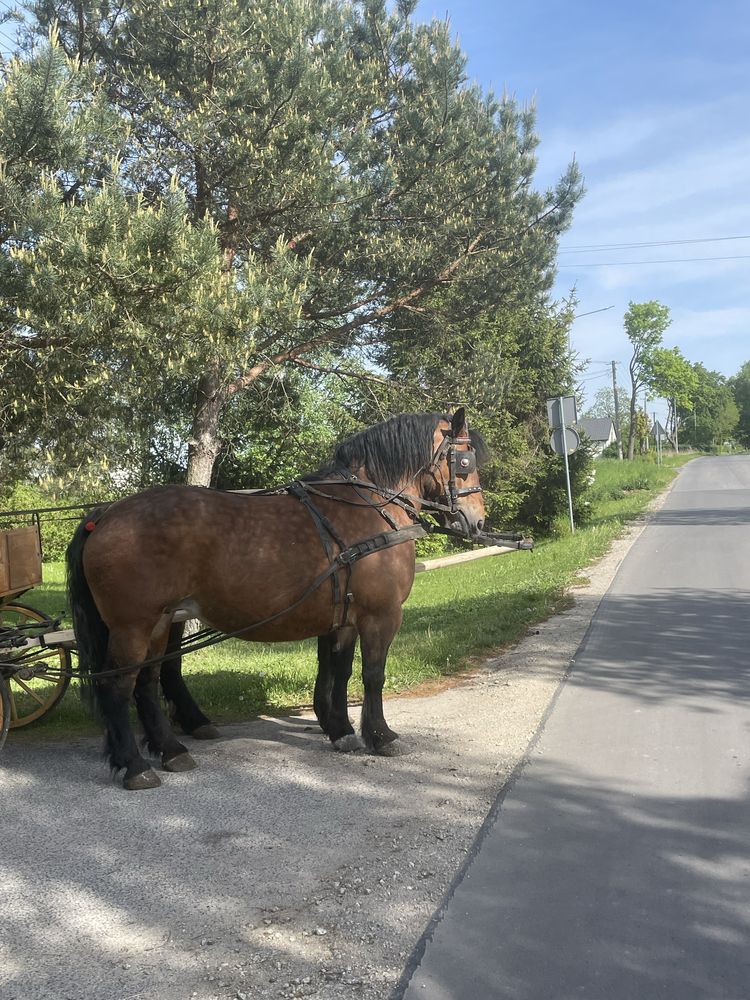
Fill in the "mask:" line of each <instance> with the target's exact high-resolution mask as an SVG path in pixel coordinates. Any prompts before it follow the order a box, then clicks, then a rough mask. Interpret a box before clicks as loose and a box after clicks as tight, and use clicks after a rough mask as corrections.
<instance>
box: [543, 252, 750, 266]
mask: <svg viewBox="0 0 750 1000" xmlns="http://www.w3.org/2000/svg"><path fill="white" fill-rule="evenodd" d="M702 260H750V253H742V254H735V255H734V256H733V257H672V258H670V259H668V260H611V261H595V262H593V263H590V262H584V263H582V264H558V265H557V266H558V267H559V268H563V267H627V266H628V265H629V264H691V263H693V262H694V261H702Z"/></svg>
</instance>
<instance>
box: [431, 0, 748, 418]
mask: <svg viewBox="0 0 750 1000" xmlns="http://www.w3.org/2000/svg"><path fill="white" fill-rule="evenodd" d="M433 16H435V17H439V18H441V19H444V18H445V17H446V16H448V18H449V20H450V22H451V26H452V29H453V31H454V34H455V35H457V36H458V39H459V41H460V44H461V47H462V48H463V50H464V52H465V53H466V54H467V56H468V66H467V73H468V76H469V78H470V79H472V80H474V81H476V82H478V83H479V84H480V85H481V86H482V87H483V88H485V89H487V88H492V89H493V90H494V91H495V92H502V91H503V90H504V89H505V90H507V91H508V92H510V93H512V94H514V95H515V97H516V98H517V99H518V100H519V101H521V102H524V103H525V102H529V101H532V100H533V101H534V102H535V104H536V108H537V116H538V131H539V135H540V138H541V144H540V147H539V151H538V156H539V167H538V171H537V181H538V183H537V186H538V187H540V188H544V187H546V186H547V185H548V184H551V183H552V182H554V180H555V179H556V178H557V177H558V176H559V175H560V174H561V173H562V171H563V169H564V167H565V165H566V164H567V162H568V161H569V160H570V159H571V158H572V157H573V156H575V157H576V159H577V160H578V163H579V165H580V167H581V170H582V172H583V174H584V177H585V184H586V192H587V193H586V196H585V197H584V199H583V201H582V202H581V203H580V204H579V206H578V209H577V211H576V216H575V219H574V223H573V226H572V228H571V229H570V230H569V231H568V233H566V234H565V236H564V237H563V240H562V242H561V247H562V248H563V249H565V248H572V247H582V246H585V247H591V246H593V245H603V244H606V245H611V244H626V243H627V244H633V243H655V242H668V241H678V240H714V239H716V238H718V237H723V238H725V239H723V240H722V241H720V242H719V241H717V242H701V243H682V244H680V243H674V244H673V245H671V246H652V247H641V248H635V247H634V248H629V249H620V250H616V251H614V250H613V251H608V252H599V251H593V250H585V251H580V252H575V253H573V252H565V253H561V254H560V257H559V263H560V265H564V266H561V267H560V270H559V275H558V279H557V283H556V286H555V287H556V291H557V292H558V293H559V295H560V296H562V295H563V294H564V293H565V292H566V291H567V290H568V289H569V288H570V287H572V286H573V285H575V287H576V289H577V293H578V297H579V300H580V305H579V310H578V311H579V313H584V312H589V311H591V310H595V309H603V308H605V307H607V306H613V308H611V309H609V310H608V311H607V312H602V313H598V314H595V315H591V316H581V317H580V318H579V319H577V320H576V321H575V324H574V327H573V332H572V346H573V349H574V350H576V351H577V352H578V354H579V355H580V356H581V357H582V358H586V359H591V360H592V364H591V366H590V368H589V369H588V371H587V373H586V375H585V376H584V378H585V379H586V381H585V382H584V383H583V387H584V390H585V393H586V396H587V398H588V399H590V398H591V397H592V396H593V394H594V392H595V391H596V389H597V388H599V387H600V386H604V385H606V383H607V375H606V370H605V368H604V365H603V364H602V362H608V361H611V360H613V359H614V360H616V361H617V362H618V364H619V365H620V367H619V369H618V372H619V376H620V377H619V382H620V384H626V379H627V361H628V360H629V357H630V353H631V352H630V344H629V343H628V341H627V339H626V337H625V334H624V332H623V329H622V317H623V314H624V313H625V311H626V309H627V307H628V302H629V301H630V300H632V301H635V302H643V301H646V300H648V299H657V300H658V301H660V302H662V303H664V304H665V305H667V306H669V308H670V310H671V314H672V325H671V326H670V328H669V329H668V330H667V332H666V334H665V338H664V342H665V345H666V346H668V347H675V346H677V347H679V348H680V349H681V350H682V352H683V354H684V355H685V356H686V357H687V358H688V359H689V360H690V361H693V362H695V361H700V362H702V363H703V364H704V365H706V367H708V368H710V369H712V370H715V371H718V372H721V373H722V374H724V375H733V374H735V373H736V372H737V371H738V370H739V368H740V367H741V366H742V365H743V364H744V363H745V362H746V361H750V238H748V237H750V128H749V127H748V125H749V124H750V71H749V70H750V4H748V3H747V0H742V2H739V0H738V2H732V0H717V2H714V0H703V2H696V0H682V2H679V3H678V2H674V0H656V2H653V0H652V2H651V3H645V2H641V0H629V2H628V3H627V4H626V3H624V2H622V0H621V2H619V3H606V2H602V0H599V2H589V0H568V2H564V3H563V2H558V0H526V2H521V0H515V2H513V3H503V2H502V0H442V2H441V3H438V2H436V0H421V2H420V4H419V6H418V8H417V13H416V17H417V18H418V19H420V20H429V19H430V18H431V17H433ZM735 236H741V237H746V238H745V239H737V240H730V239H726V237H735ZM743 256H744V259H735V260H700V261H697V260H692V261H690V262H685V258H707V257H743ZM626 261H627V262H630V261H634V262H641V261H649V262H652V261H660V263H624V262H626ZM667 261H679V262H676V263H667ZM591 264H596V265H597V266H595V267H591V266H587V265H591ZM602 264H606V266H599V265H602ZM610 378H611V371H610ZM653 408H654V409H657V410H659V411H661V410H662V407H661V406H660V405H659V404H658V403H657V404H655V405H654V407H653ZM649 409H652V406H649Z"/></svg>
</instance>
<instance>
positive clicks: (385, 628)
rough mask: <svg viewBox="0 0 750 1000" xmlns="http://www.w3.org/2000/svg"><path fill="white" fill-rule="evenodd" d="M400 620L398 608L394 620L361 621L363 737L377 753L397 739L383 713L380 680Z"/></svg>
mask: <svg viewBox="0 0 750 1000" xmlns="http://www.w3.org/2000/svg"><path fill="white" fill-rule="evenodd" d="M400 624H401V614H400V609H399V613H398V615H397V616H396V619H395V620H394V621H391V620H388V621H385V620H383V619H377V620H376V619H374V618H367V619H363V620H362V621H361V622H360V629H359V635H360V642H361V644H362V680H363V683H364V688H365V697H364V701H363V703H362V739H363V740H364V741H365V745H366V746H367V747H368V748H369V749H371V750H375V751H376V753H387V752H388V750H387V749H386V748H387V747H388V745H389V744H391V743H393V742H394V740H397V739H398V733H394V732H393V730H392V729H390V728H389V727H388V723H387V722H386V721H385V716H384V714H383V684H384V683H385V661H386V658H387V656H388V650H389V648H390V645H391V642H392V641H393V637H394V635H395V634H396V632H397V631H398V628H399V625H400Z"/></svg>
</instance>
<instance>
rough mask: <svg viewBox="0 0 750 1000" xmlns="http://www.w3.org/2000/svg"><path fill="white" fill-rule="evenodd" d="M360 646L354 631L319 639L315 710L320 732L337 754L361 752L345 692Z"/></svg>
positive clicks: (340, 631) (335, 633)
mask: <svg viewBox="0 0 750 1000" xmlns="http://www.w3.org/2000/svg"><path fill="white" fill-rule="evenodd" d="M356 645H357V633H356V632H355V631H354V629H353V628H343V629H339V630H338V632H334V633H333V634H330V635H321V636H320V637H319V638H318V676H317V679H316V681H315V697H314V700H313V706H314V708H315V714H316V715H317V717H318V722H319V723H320V728H321V729H322V730H323V732H324V733H325V734H326V735H327V736H328V738H329V739H330V740H331V742H332V743H333V745H334V747H335V748H336V749H337V750H343V751H350V750H359V749H361V748H362V745H363V744H362V741H361V740H360V738H359V737H358V736H357V735H356V733H355V732H354V727H353V726H352V724H351V720H350V719H349V710H348V707H347V701H346V692H347V687H348V684H349V678H350V677H351V675H352V661H353V659H354V650H355V648H356Z"/></svg>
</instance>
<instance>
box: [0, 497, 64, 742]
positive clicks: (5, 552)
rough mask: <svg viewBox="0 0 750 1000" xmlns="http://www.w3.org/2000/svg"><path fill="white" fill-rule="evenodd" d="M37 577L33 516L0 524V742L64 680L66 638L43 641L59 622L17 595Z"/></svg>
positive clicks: (58, 692) (43, 706)
mask: <svg viewBox="0 0 750 1000" xmlns="http://www.w3.org/2000/svg"><path fill="white" fill-rule="evenodd" d="M41 582H42V547H41V539H40V533H39V517H38V515H36V514H31V523H29V524H26V525H24V526H22V527H15V528H8V529H5V530H0V746H2V744H3V742H4V741H5V736H6V734H7V732H8V729H9V728H11V729H12V728H17V727H20V726H25V725H28V724H29V723H30V722H33V721H34V720H35V719H38V718H39V717H40V716H42V715H44V713H45V712H48V711H49V710H50V709H51V708H53V707H54V706H55V705H56V704H57V703H58V701H59V700H60V699H61V698H62V696H63V695H64V694H65V690H66V688H67V686H68V684H69V683H70V671H71V665H72V664H71V653H70V646H71V645H72V643H67V644H65V643H64V644H60V645H57V644H54V645H51V646H48V645H46V643H45V637H47V636H48V635H49V634H50V633H52V632H55V631H56V630H57V629H58V628H59V623H58V622H55V621H54V620H53V619H51V618H50V617H49V616H48V615H46V614H44V613H43V612H41V611H38V610H36V609H35V608H33V607H30V606H29V605H27V604H26V603H20V602H19V600H18V598H19V597H20V596H21V595H22V594H24V593H25V592H26V591H28V590H31V589H32V588H33V587H35V586H37V585H38V584H40V583H41Z"/></svg>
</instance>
